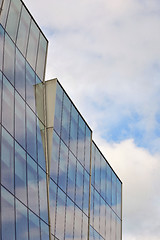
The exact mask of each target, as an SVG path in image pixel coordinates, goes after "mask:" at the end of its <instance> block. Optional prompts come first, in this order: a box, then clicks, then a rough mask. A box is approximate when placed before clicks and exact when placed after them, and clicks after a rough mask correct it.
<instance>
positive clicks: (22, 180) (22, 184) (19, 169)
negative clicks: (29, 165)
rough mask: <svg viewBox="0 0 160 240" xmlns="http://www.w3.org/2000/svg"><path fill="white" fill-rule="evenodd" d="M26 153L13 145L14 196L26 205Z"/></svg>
mask: <svg viewBox="0 0 160 240" xmlns="http://www.w3.org/2000/svg"><path fill="white" fill-rule="evenodd" d="M26 180H27V179H26V152H25V151H24V150H23V149H22V148H21V147H20V145H19V144H18V143H15V194H16V196H17V197H18V198H19V199H20V200H21V201H22V202H23V203H24V204H25V205H26V204H27V181H26Z"/></svg>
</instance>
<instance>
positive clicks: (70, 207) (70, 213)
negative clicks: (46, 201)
mask: <svg viewBox="0 0 160 240" xmlns="http://www.w3.org/2000/svg"><path fill="white" fill-rule="evenodd" d="M73 226H74V203H73V202H72V201H71V200H70V199H69V198H67V206H66V231H65V239H67V240H71V239H73Z"/></svg>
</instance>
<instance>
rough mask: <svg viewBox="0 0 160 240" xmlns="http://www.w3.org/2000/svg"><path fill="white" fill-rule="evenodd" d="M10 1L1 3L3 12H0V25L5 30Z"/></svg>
mask: <svg viewBox="0 0 160 240" xmlns="http://www.w3.org/2000/svg"><path fill="white" fill-rule="evenodd" d="M9 4H10V0H8V1H4V2H3V11H2V12H1V17H0V23H1V24H2V26H3V27H4V28H5V26H6V20H7V14H8V9H9Z"/></svg>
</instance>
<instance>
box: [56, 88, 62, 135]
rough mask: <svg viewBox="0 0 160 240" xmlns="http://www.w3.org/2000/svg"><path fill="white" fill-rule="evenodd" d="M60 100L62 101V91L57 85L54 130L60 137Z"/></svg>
mask: <svg viewBox="0 0 160 240" xmlns="http://www.w3.org/2000/svg"><path fill="white" fill-rule="evenodd" d="M62 99H63V90H62V88H61V87H60V86H59V84H57V89H56V105H55V116H54V129H55V130H56V132H57V133H58V135H59V136H60V130H61V116H62Z"/></svg>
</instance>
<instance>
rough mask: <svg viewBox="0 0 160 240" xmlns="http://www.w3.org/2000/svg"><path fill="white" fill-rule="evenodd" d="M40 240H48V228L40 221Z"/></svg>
mask: <svg viewBox="0 0 160 240" xmlns="http://www.w3.org/2000/svg"><path fill="white" fill-rule="evenodd" d="M41 240H49V227H48V225H47V224H46V223H44V222H43V221H41Z"/></svg>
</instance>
